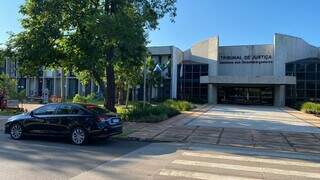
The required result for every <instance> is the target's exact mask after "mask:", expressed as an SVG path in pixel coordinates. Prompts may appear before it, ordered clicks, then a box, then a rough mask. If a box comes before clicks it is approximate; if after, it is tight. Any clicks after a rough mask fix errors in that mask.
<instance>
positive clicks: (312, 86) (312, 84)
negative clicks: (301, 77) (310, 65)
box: [306, 81, 316, 89]
mask: <svg viewBox="0 0 320 180" xmlns="http://www.w3.org/2000/svg"><path fill="white" fill-rule="evenodd" d="M306 89H316V82H315V81H306Z"/></svg>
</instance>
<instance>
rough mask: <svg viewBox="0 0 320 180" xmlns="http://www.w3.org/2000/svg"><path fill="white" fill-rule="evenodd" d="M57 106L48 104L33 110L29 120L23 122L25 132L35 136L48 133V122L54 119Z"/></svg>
mask: <svg viewBox="0 0 320 180" xmlns="http://www.w3.org/2000/svg"><path fill="white" fill-rule="evenodd" d="M58 106H59V105H58V104H48V105H44V106H42V107H40V108H38V109H36V110H33V111H32V116H31V118H30V119H28V120H27V121H26V122H25V128H26V129H27V131H28V132H30V133H36V134H48V133H50V128H49V126H48V122H49V121H50V120H52V119H55V114H56V110H57V108H58Z"/></svg>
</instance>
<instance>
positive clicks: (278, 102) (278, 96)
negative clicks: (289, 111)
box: [273, 85, 286, 107]
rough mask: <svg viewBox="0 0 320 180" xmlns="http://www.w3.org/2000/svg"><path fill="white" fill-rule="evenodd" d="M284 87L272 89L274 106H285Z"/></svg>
mask: <svg viewBox="0 0 320 180" xmlns="http://www.w3.org/2000/svg"><path fill="white" fill-rule="evenodd" d="M285 101H286V96H285V85H276V86H275V87H274V100H273V102H274V106H278V107H282V106H285Z"/></svg>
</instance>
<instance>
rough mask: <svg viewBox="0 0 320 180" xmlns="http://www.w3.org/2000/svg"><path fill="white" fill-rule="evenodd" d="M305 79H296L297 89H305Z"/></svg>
mask: <svg viewBox="0 0 320 180" xmlns="http://www.w3.org/2000/svg"><path fill="white" fill-rule="evenodd" d="M304 85H305V81H297V89H305V86H304Z"/></svg>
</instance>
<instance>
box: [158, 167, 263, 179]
mask: <svg viewBox="0 0 320 180" xmlns="http://www.w3.org/2000/svg"><path fill="white" fill-rule="evenodd" d="M159 174H160V175H162V176H173V177H184V178H192V179H201V180H212V179H219V180H258V179H253V178H244V177H236V176H223V175H217V174H210V173H201V172H191V171H180V170H171V169H162V170H161V171H160V173H159Z"/></svg>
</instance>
